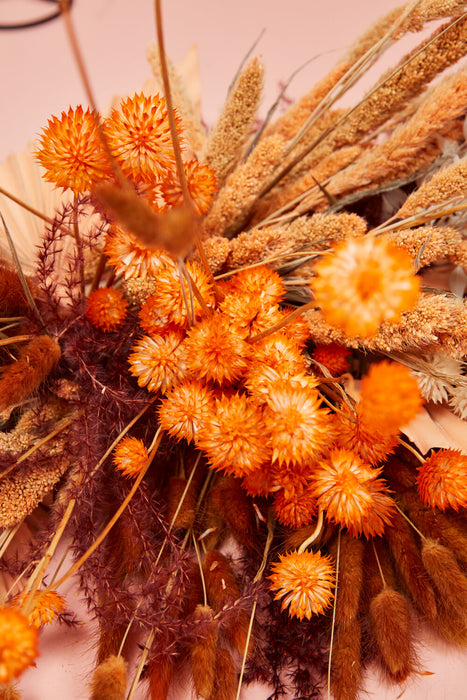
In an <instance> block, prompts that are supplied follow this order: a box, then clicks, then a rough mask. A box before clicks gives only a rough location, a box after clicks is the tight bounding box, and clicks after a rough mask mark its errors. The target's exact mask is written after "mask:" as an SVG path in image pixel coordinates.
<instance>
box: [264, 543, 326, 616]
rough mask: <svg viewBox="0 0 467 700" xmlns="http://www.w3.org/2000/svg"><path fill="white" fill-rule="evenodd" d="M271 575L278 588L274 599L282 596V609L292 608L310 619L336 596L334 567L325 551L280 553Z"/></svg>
mask: <svg viewBox="0 0 467 700" xmlns="http://www.w3.org/2000/svg"><path fill="white" fill-rule="evenodd" d="M272 571H273V573H272V574H271V575H270V576H268V578H270V579H271V581H272V583H271V584H270V588H271V590H272V591H277V593H276V595H275V597H274V600H280V599H282V606H281V610H284V609H285V608H287V607H288V608H289V615H290V616H295V617H298V619H299V620H303V618H304V617H306V618H307V619H308V620H309V619H310V618H311V616H312V615H320V614H321V613H322V612H323V611H324V610H325V609H326V608H327V607H328V606H329V605H330V604H331V602H332V599H333V598H334V593H333V590H332V589H333V587H334V582H335V576H334V568H333V566H332V564H331V559H330V557H325V556H322V555H321V552H308V551H305V552H298V551H295V552H289V554H286V555H285V556H281V555H280V561H279V562H276V563H274V564H273V565H272Z"/></svg>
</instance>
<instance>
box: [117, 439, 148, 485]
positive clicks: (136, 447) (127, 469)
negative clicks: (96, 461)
mask: <svg viewBox="0 0 467 700" xmlns="http://www.w3.org/2000/svg"><path fill="white" fill-rule="evenodd" d="M147 461H148V451H147V449H146V447H145V445H144V443H143V442H141V440H138V438H135V437H124V438H123V440H120V442H119V443H118V445H117V447H116V448H115V450H114V456H113V463H114V464H115V467H116V468H117V469H118V471H120V472H122V474H124V476H138V474H139V473H140V471H141V470H142V469H143V468H144V467H145V465H146V462H147Z"/></svg>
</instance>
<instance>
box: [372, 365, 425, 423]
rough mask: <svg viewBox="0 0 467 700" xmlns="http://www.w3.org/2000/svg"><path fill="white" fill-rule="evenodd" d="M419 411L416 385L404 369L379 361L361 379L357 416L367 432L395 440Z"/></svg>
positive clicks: (418, 390) (418, 395)
mask: <svg viewBox="0 0 467 700" xmlns="http://www.w3.org/2000/svg"><path fill="white" fill-rule="evenodd" d="M421 407H422V397H421V395H420V389H419V386H418V382H417V380H416V378H415V377H414V376H413V375H412V374H411V373H410V371H409V370H408V369H407V367H404V365H400V364H399V363H397V362H388V361H387V360H383V361H382V362H378V363H374V364H372V365H371V367H370V370H369V372H368V374H367V375H366V376H365V377H363V379H362V386H361V392H360V401H359V403H358V415H359V418H360V421H361V424H362V425H363V426H364V427H365V429H366V430H367V431H368V432H377V433H380V434H381V435H388V436H389V435H391V436H395V435H397V433H398V432H399V430H400V429H401V428H402V427H403V426H404V425H407V423H409V422H410V421H411V420H412V419H413V418H415V416H416V415H417V413H418V412H419V410H420V408H421Z"/></svg>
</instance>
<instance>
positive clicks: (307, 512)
mask: <svg viewBox="0 0 467 700" xmlns="http://www.w3.org/2000/svg"><path fill="white" fill-rule="evenodd" d="M274 514H275V516H276V518H277V520H278V521H279V522H280V523H281V525H285V526H286V527H293V528H298V527H303V526H304V525H309V524H310V523H311V521H312V520H313V517H314V515H316V498H315V497H314V494H313V491H312V489H311V488H310V487H307V488H305V489H303V491H302V492H301V493H296V494H290V495H287V494H286V493H285V492H284V491H278V492H277V493H276V494H275V495H274Z"/></svg>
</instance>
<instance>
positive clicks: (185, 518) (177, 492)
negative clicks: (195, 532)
mask: <svg viewBox="0 0 467 700" xmlns="http://www.w3.org/2000/svg"><path fill="white" fill-rule="evenodd" d="M182 497H183V503H182V507H181V508H180V507H179V505H180V501H181V499H182ZM197 497H198V484H197V483H196V482H194V481H192V482H191V483H190V484H189V485H188V480H187V479H184V478H182V477H178V476H171V477H170V479H169V484H168V489H167V510H166V514H165V517H166V519H167V522H169V523H173V527H175V528H178V527H180V528H183V529H185V530H187V529H188V528H190V527H192V525H193V524H194V521H195V515H196V502H197Z"/></svg>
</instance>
